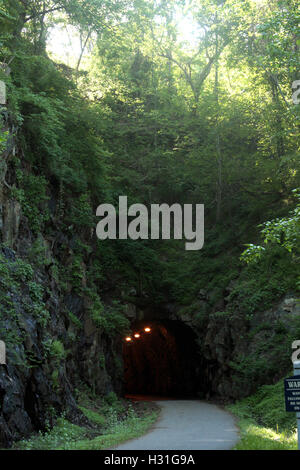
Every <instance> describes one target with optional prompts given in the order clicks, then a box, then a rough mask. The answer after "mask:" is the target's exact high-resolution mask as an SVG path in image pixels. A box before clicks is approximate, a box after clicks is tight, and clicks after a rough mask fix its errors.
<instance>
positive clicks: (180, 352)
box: [123, 320, 201, 397]
mask: <svg viewBox="0 0 300 470" xmlns="http://www.w3.org/2000/svg"><path fill="white" fill-rule="evenodd" d="M131 328H132V331H133V332H134V331H135V332H140V333H133V335H132V339H133V340H134V339H135V335H136V334H140V340H139V341H131V343H130V347H127V345H124V348H123V360H124V394H129V395H137V394H138V395H156V396H168V397H195V396H199V393H198V392H199V390H200V389H201V361H200V359H199V356H198V348H197V344H196V340H195V336H194V333H193V331H192V329H191V328H190V327H188V326H187V325H185V324H184V323H183V322H181V321H175V320H172V321H171V320H161V321H155V322H152V323H151V324H150V325H149V323H148V324H146V326H145V324H144V325H143V322H134V323H133V324H132V325H131ZM146 330H147V331H146ZM143 332H144V333H145V334H142V333H143ZM150 332H151V334H146V333H150Z"/></svg>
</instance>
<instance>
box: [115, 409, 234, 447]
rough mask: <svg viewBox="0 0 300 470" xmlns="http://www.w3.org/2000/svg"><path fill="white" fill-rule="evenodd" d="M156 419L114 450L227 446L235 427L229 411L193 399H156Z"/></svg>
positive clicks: (231, 443) (232, 436) (232, 439)
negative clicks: (146, 429) (158, 408)
mask: <svg viewBox="0 0 300 470" xmlns="http://www.w3.org/2000/svg"><path fill="white" fill-rule="evenodd" d="M155 403H157V404H158V406H159V407H160V408H161V413H160V417H159V419H158V420H157V421H156V423H155V424H154V426H153V427H152V428H151V429H150V431H149V432H148V433H147V434H145V435H144V436H141V437H139V438H138V439H132V440H130V441H127V442H125V443H124V444H121V445H119V446H117V447H115V448H114V449H116V450H198V449H199V450H227V449H228V450H229V449H232V448H233V447H234V446H235V444H236V443H237V441H238V440H239V437H238V430H237V428H236V425H235V422H234V418H233V417H232V416H231V414H230V413H228V412H226V411H224V410H222V409H221V408H219V407H218V406H216V405H212V404H210V403H206V402H201V401H197V400H158V401H155Z"/></svg>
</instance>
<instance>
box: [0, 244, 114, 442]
mask: <svg viewBox="0 0 300 470" xmlns="http://www.w3.org/2000/svg"><path fill="white" fill-rule="evenodd" d="M28 266H29V265H26V264H24V263H23V262H20V260H19V259H18V258H17V257H16V256H15V253H14V252H13V251H12V250H11V249H9V248H5V249H2V252H1V256H0V269H1V280H0V286H1V287H0V298H1V302H0V338H1V339H2V340H3V341H5V343H6V347H7V359H6V362H7V365H0V442H1V445H2V446H3V445H6V446H9V445H11V444H12V443H13V441H14V440H16V439H20V438H22V437H26V436H28V435H29V434H30V433H31V432H32V431H34V430H37V429H44V428H45V423H46V422H48V423H50V424H51V423H53V422H54V419H55V417H56V416H57V415H58V414H59V413H61V412H62V411H63V410H64V411H66V412H67V416H68V417H69V419H70V420H71V421H73V422H80V421H82V420H83V416H82V415H81V412H80V411H79V410H78V408H77V406H76V402H75V399H74V389H75V387H76V386H77V385H79V384H80V383H86V384H87V385H89V386H90V387H91V388H93V389H94V390H95V391H96V392H98V393H102V394H106V393H108V392H110V391H112V390H113V388H115V389H116V390H118V388H119V389H120V386H119V387H117V386H116V383H117V382H118V383H120V380H119V379H118V380H117V378H116V373H115V370H114V368H113V358H112V356H113V355H114V354H117V349H118V348H117V347H115V345H114V344H112V342H111V341H110V340H109V339H108V338H107V337H106V336H105V335H103V334H101V333H99V331H98V330H97V329H96V328H95V326H88V321H85V320H84V318H85V316H86V315H87V313H86V311H85V310H84V305H83V302H82V301H80V299H78V298H77V297H76V296H73V295H69V297H68V298H67V299H61V298H60V295H59V291H58V290H57V289H53V290H52V291H51V293H50V295H49V294H46V295H42V296H41V297H40V298H39V299H37V298H34V294H33V290H34V289H38V286H41V285H44V286H47V285H51V284H52V282H53V280H51V278H50V277H47V276H46V275H44V277H43V278H41V273H39V275H37V274H34V273H33V275H32V278H30V274H31V273H29V274H28V275H27V274H26V268H28ZM52 287H53V284H52ZM30 290H31V291H30ZM62 303H63V304H64V305H65V304H67V305H69V307H70V308H72V310H73V315H78V316H79V314H81V315H82V316H83V321H85V325H84V329H82V330H81V331H80V333H79V332H78V330H77V331H76V326H74V324H73V323H72V322H71V321H70V319H69V318H67V317H66V314H65V313H64V312H65V310H64V309H63V308H62ZM101 357H103V361H102V362H101V361H100V358H101ZM114 380H115V383H114ZM119 391H120V390H119Z"/></svg>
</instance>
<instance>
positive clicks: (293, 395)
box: [284, 361, 300, 450]
mask: <svg viewBox="0 0 300 470" xmlns="http://www.w3.org/2000/svg"><path fill="white" fill-rule="evenodd" d="M293 365H294V376H293V377H287V378H286V379H284V395H285V409H286V411H291V412H294V413H295V412H296V417H297V429H298V449H299V450H300V361H294V362H293Z"/></svg>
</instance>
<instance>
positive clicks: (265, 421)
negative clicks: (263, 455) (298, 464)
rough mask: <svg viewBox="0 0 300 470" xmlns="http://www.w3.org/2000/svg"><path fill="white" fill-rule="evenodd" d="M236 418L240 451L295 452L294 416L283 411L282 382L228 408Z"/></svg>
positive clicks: (267, 386) (264, 387) (265, 387)
mask: <svg viewBox="0 0 300 470" xmlns="http://www.w3.org/2000/svg"><path fill="white" fill-rule="evenodd" d="M228 409H229V410H230V411H231V412H233V413H234V414H235V415H236V416H237V417H238V419H239V426H240V428H241V440H240V442H239V443H238V444H237V446H236V449H239V450H276V449H280V450H295V449H296V448H297V432H296V426H297V424H296V417H295V415H294V413H287V412H286V411H285V403H284V386H283V379H282V380H280V381H278V382H277V383H276V384H274V385H264V386H262V387H260V388H259V390H258V391H257V392H256V393H255V394H254V395H251V396H249V397H247V398H245V399H243V400H241V401H238V402H236V403H235V404H234V405H230V406H228Z"/></svg>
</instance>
